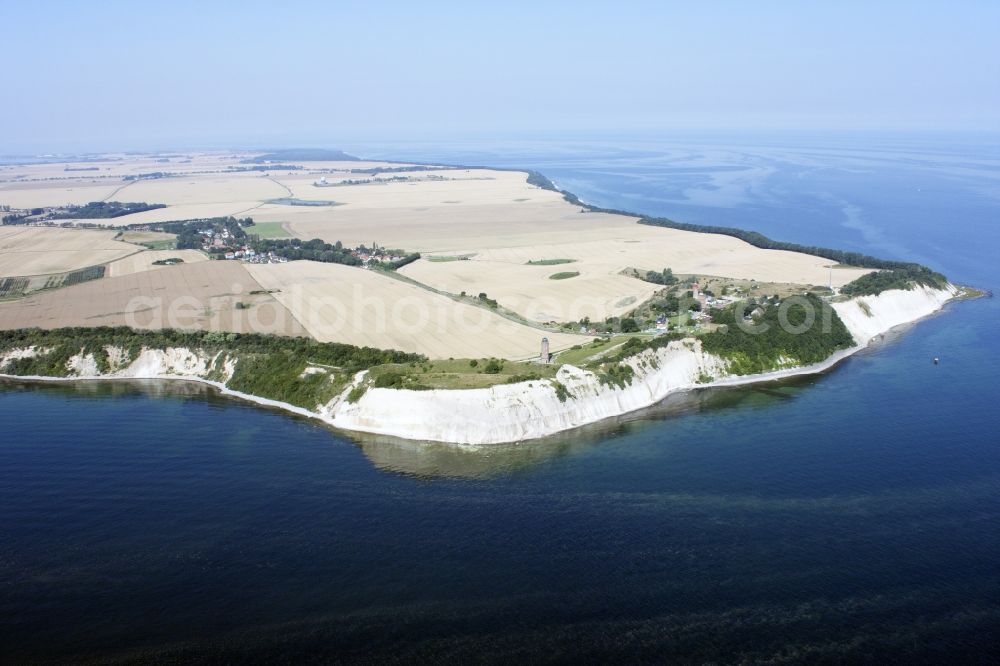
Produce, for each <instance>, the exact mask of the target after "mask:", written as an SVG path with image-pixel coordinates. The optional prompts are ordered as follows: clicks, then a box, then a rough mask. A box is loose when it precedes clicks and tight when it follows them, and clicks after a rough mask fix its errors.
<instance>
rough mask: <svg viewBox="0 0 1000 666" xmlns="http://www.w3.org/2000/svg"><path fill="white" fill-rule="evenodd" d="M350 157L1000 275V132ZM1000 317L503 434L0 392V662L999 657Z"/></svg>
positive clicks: (214, 400) (13, 388) (201, 403)
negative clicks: (456, 167)
mask: <svg viewBox="0 0 1000 666" xmlns="http://www.w3.org/2000/svg"><path fill="white" fill-rule="evenodd" d="M744 143H745V144H746V145H742V144H744ZM356 150H357V152H362V153H364V154H367V155H373V156H374V155H384V156H391V157H395V158H401V159H406V158H410V159H419V158H422V159H448V160H450V161H453V162H462V163H472V164H495V165H498V166H502V165H510V166H515V165H516V166H523V167H532V168H537V169H539V170H541V171H543V172H544V173H546V174H547V175H549V176H550V177H552V178H553V179H554V180H555V181H557V182H558V183H559V184H560V185H561V186H563V187H565V188H567V189H569V190H572V191H574V192H576V193H577V194H579V195H580V196H581V197H582V198H584V199H585V200H587V201H590V202H593V203H597V204H601V205H606V206H612V207H620V208H625V209H630V210H636V211H641V212H646V213H653V214H662V215H668V216H671V217H674V218H676V219H681V220H685V221H692V222H701V223H706V224H728V225H732V226H739V227H746V228H753V229H756V230H759V231H762V232H764V233H766V234H768V235H771V236H772V237H774V238H779V239H783V240H790V241H798V242H804V243H810V244H823V245H828V246H833V247H841V248H850V249H859V250H865V251H870V252H871V253H873V254H879V255H884V256H891V257H897V258H904V259H913V260H918V261H921V262H925V263H927V264H929V265H931V266H933V267H935V268H937V269H940V270H942V271H944V272H946V273H947V274H948V275H949V277H951V278H952V279H954V280H957V281H960V282H965V283H970V284H974V285H976V286H980V287H984V288H990V289H996V288H998V287H1000V262H998V260H997V256H998V254H1000V219H998V218H1000V149H998V144H997V142H996V140H995V139H994V140H993V141H992V142H990V141H986V140H979V141H974V140H972V139H970V138H965V139H961V140H957V139H956V140H951V141H945V140H935V141H931V140H924V141H915V140H911V141H903V140H899V139H896V140H886V139H883V140H876V139H873V138H871V137H868V138H854V139H844V138H839V139H829V138H828V139H824V138H813V139H810V140H805V139H801V140H792V139H787V138H786V139H784V140H782V141H778V140H774V141H765V140H757V141H754V142H752V143H750V142H746V141H743V142H739V141H728V142H723V141H717V142H708V141H704V142H700V143H699V142H694V141H690V142H686V143H685V142H665V141H663V142H657V141H652V142H638V141H634V142H633V141H624V140H619V141H608V142H590V143H573V142H566V143H558V144H557V143H548V144H541V143H521V144H517V145H513V146H511V145H506V146H500V145H498V146H495V147H490V146H486V147H484V146H482V145H480V146H477V147H476V148H475V149H473V148H471V147H469V146H450V147H446V148H444V149H442V148H440V147H437V148H434V149H432V148H431V147H428V146H421V145H418V144H414V145H411V146H404V147H402V148H399V147H397V148H395V149H389V148H381V147H377V146H363V147H357V148H356ZM998 323H1000V307H998V303H997V300H995V299H983V300H979V301H975V302H968V303H962V304H954V305H951V306H949V307H948V308H947V310H946V312H945V313H944V314H942V315H940V316H936V317H933V318H931V319H928V320H926V321H924V322H922V323H921V324H920V325H918V326H916V327H914V328H912V329H909V330H907V331H905V332H902V333H901V334H899V335H898V336H894V338H893V339H892V340H889V341H888V342H886V343H884V344H882V345H880V346H879V347H877V348H873V349H870V350H868V351H866V352H864V353H862V354H859V355H858V356H856V357H854V358H852V359H850V360H849V361H847V362H846V363H844V364H843V365H841V366H840V367H838V368H837V369H836V370H835V371H833V372H831V373H829V374H827V375H824V376H822V377H818V378H808V379H799V380H796V381H792V382H787V383H782V384H772V385H765V386H760V387H755V388H739V389H728V390H713V391H700V392H694V393H690V394H686V395H682V396H676V397H674V398H672V399H670V400H668V401H667V402H666V403H665V404H664V405H661V406H659V407H658V408H655V409H652V410H648V411H646V412H644V413H641V414H638V415H633V416H630V417H628V418H624V419H621V420H619V421H617V422H613V423H607V424H602V425H600V426H598V427H594V428H589V429H586V430H583V431H579V432H574V433H570V434H567V435H563V436H559V437H555V438H552V439H549V440H545V441H541V442H537V443H530V444H524V445H520V446H507V447H495V448H489V449H485V450H482V451H465V450H460V449H454V448H449V447H443V446H420V445H416V444H412V443H405V442H400V441H398V440H378V439H369V438H363V439H360V440H352V439H349V438H347V437H345V436H343V434H338V433H334V432H331V431H330V430H327V429H324V428H322V427H319V426H317V425H315V424H313V423H311V422H308V421H305V420H300V419H296V418H290V417H288V416H286V415H283V414H281V413H277V412H271V411H267V410H262V409H258V408H255V407H252V406H249V405H246V404H242V403H239V402H235V401H230V400H226V399H221V398H219V397H217V396H215V395H214V394H213V393H212V392H211V391H210V390H208V389H205V388H202V387H197V386H191V385H187V384H182V383H176V384H171V383H143V382H135V383H127V384H125V383H122V384H111V383H81V384H77V385H59V386H53V385H44V386H42V385H31V384H21V383H11V382H7V383H3V384H0V662H2V663H23V662H30V661H52V662H61V663H65V662H79V661H84V660H87V659H93V660H95V661H114V660H120V661H132V660H147V659H151V658H157V659H160V660H164V661H170V660H183V661H199V660H202V661H220V660H229V661H232V662H242V663H245V662H248V661H274V660H282V659H283V660H286V661H288V662H303V661H311V660H313V661H317V662H325V661H330V660H333V659H345V660H352V659H353V660H359V661H369V662H371V663H379V664H384V663H393V662H412V661H420V660H432V659H433V660H436V661H451V662H461V663H467V662H469V661H500V660H506V661H508V662H510V661H514V660H517V661H552V662H560V661H561V662H578V661H579V660H580V659H581V658H582V657H585V658H589V659H590V660H605V661H612V660H615V661H628V662H632V663H635V662H666V661H669V662H675V663H684V662H697V663H704V662H709V661H712V662H718V663H730V662H736V661H747V662H754V661H763V660H770V661H771V662H773V663H786V662H787V663H794V662H800V661H808V662H811V663H833V662H843V661H867V662H879V663H887V662H897V663H911V664H912V663H922V662H934V663H941V662H964V663H970V662H982V663H988V662H990V656H991V655H992V656H993V657H995V656H996V654H997V653H998V652H1000V407H998V402H1000V386H998V385H1000V353H998V350H1000V333H998V331H997V324H998ZM935 356H939V357H941V364H940V365H938V366H935V365H933V364H932V363H931V359H932V358H933V357H935ZM993 663H995V662H993Z"/></svg>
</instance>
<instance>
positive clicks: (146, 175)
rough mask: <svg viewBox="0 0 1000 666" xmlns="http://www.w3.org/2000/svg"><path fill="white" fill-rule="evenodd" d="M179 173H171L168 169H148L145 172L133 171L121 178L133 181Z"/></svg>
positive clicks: (154, 178) (168, 176)
mask: <svg viewBox="0 0 1000 666" xmlns="http://www.w3.org/2000/svg"><path fill="white" fill-rule="evenodd" d="M178 175H180V174H176V173H171V172H170V171H148V172H146V173H134V174H130V175H128V176H123V177H122V180H125V181H129V182H131V181H134V180H157V179H158V178H173V177H175V176H178Z"/></svg>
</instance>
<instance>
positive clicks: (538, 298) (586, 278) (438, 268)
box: [400, 258, 658, 322]
mask: <svg viewBox="0 0 1000 666" xmlns="http://www.w3.org/2000/svg"><path fill="white" fill-rule="evenodd" d="M477 259H478V258H473V259H471V260H469V261H450V262H446V263H435V262H430V261H427V260H426V259H421V260H420V261H417V262H415V263H412V264H410V265H408V266H405V267H404V268H403V269H401V271H400V272H401V273H403V274H405V275H406V276H407V277H409V278H412V279H414V280H416V281H418V282H421V283H423V284H427V285H430V286H433V287H434V288H435V289H439V290H441V291H447V292H449V293H452V294H459V293H461V292H463V291H464V292H466V293H467V294H471V295H473V296H475V295H477V294H479V293H481V292H485V293H486V294H487V295H488V296H489V297H490V298H493V299H496V300H497V301H498V302H499V303H500V305H502V306H503V307H505V308H508V309H510V310H513V311H514V312H517V313H518V314H520V315H521V316H523V317H525V318H527V319H530V320H532V321H537V322H550V321H555V322H569V321H579V320H580V319H583V318H584V317H589V318H590V319H592V320H594V321H604V319H606V318H607V317H612V316H619V315H622V314H624V313H626V312H628V311H629V310H632V309H633V308H635V307H636V306H637V305H639V303H641V302H642V301H644V300H646V299H647V298H649V297H650V296H652V295H653V293H654V292H655V291H656V290H657V288H658V287H657V286H656V285H653V284H649V283H648V282H643V281H641V280H636V279H635V278H631V277H625V276H624V275H619V274H618V273H619V271H618V270H616V267H615V266H613V265H611V266H608V265H601V264H596V265H595V264H587V265H581V264H580V263H571V264H562V265H556V266H528V265H526V264H525V262H520V263H508V262H501V261H480V260H477ZM564 271H565V272H579V275H577V276H574V277H570V278H568V279H552V277H551V276H553V275H557V274H559V273H562V272H564Z"/></svg>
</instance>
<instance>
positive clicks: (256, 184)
mask: <svg viewBox="0 0 1000 666" xmlns="http://www.w3.org/2000/svg"><path fill="white" fill-rule="evenodd" d="M115 196H116V198H118V199H119V200H120V201H145V202H148V203H161V204H166V205H167V206H180V205H194V204H218V203H230V204H231V203H237V204H243V203H246V202H252V203H259V202H261V201H265V200H267V199H276V198H278V197H287V196H288V190H286V189H285V188H284V187H282V186H281V185H279V184H278V183H276V182H275V181H273V180H271V179H270V178H266V177H264V176H263V175H261V174H259V173H235V174H224V175H204V176H197V177H185V176H176V177H173V178H157V179H155V180H137V181H133V182H132V183H131V184H130V185H128V186H127V187H124V188H123V189H122V190H121V191H119V192H118V193H117V194H116V195H115Z"/></svg>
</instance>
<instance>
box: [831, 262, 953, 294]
mask: <svg viewBox="0 0 1000 666" xmlns="http://www.w3.org/2000/svg"><path fill="white" fill-rule="evenodd" d="M947 283H948V280H947V279H946V278H945V276H943V275H941V274H940V273H936V272H934V271H932V270H931V269H929V268H926V267H924V266H920V265H917V264H911V265H908V266H905V267H903V268H897V269H894V270H888V271H877V272H875V273H868V274H866V275H862V276H861V277H859V278H858V279H857V280H854V281H852V282H848V283H847V284H845V285H844V286H843V287H841V289H840V292H841V293H842V294H847V295H848V296H872V295H875V294H880V293H882V292H883V291H887V290H889V289H912V288H913V287H914V286H925V287H934V288H936V289H941V288H943V287H944V286H945V285H946V284H947Z"/></svg>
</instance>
